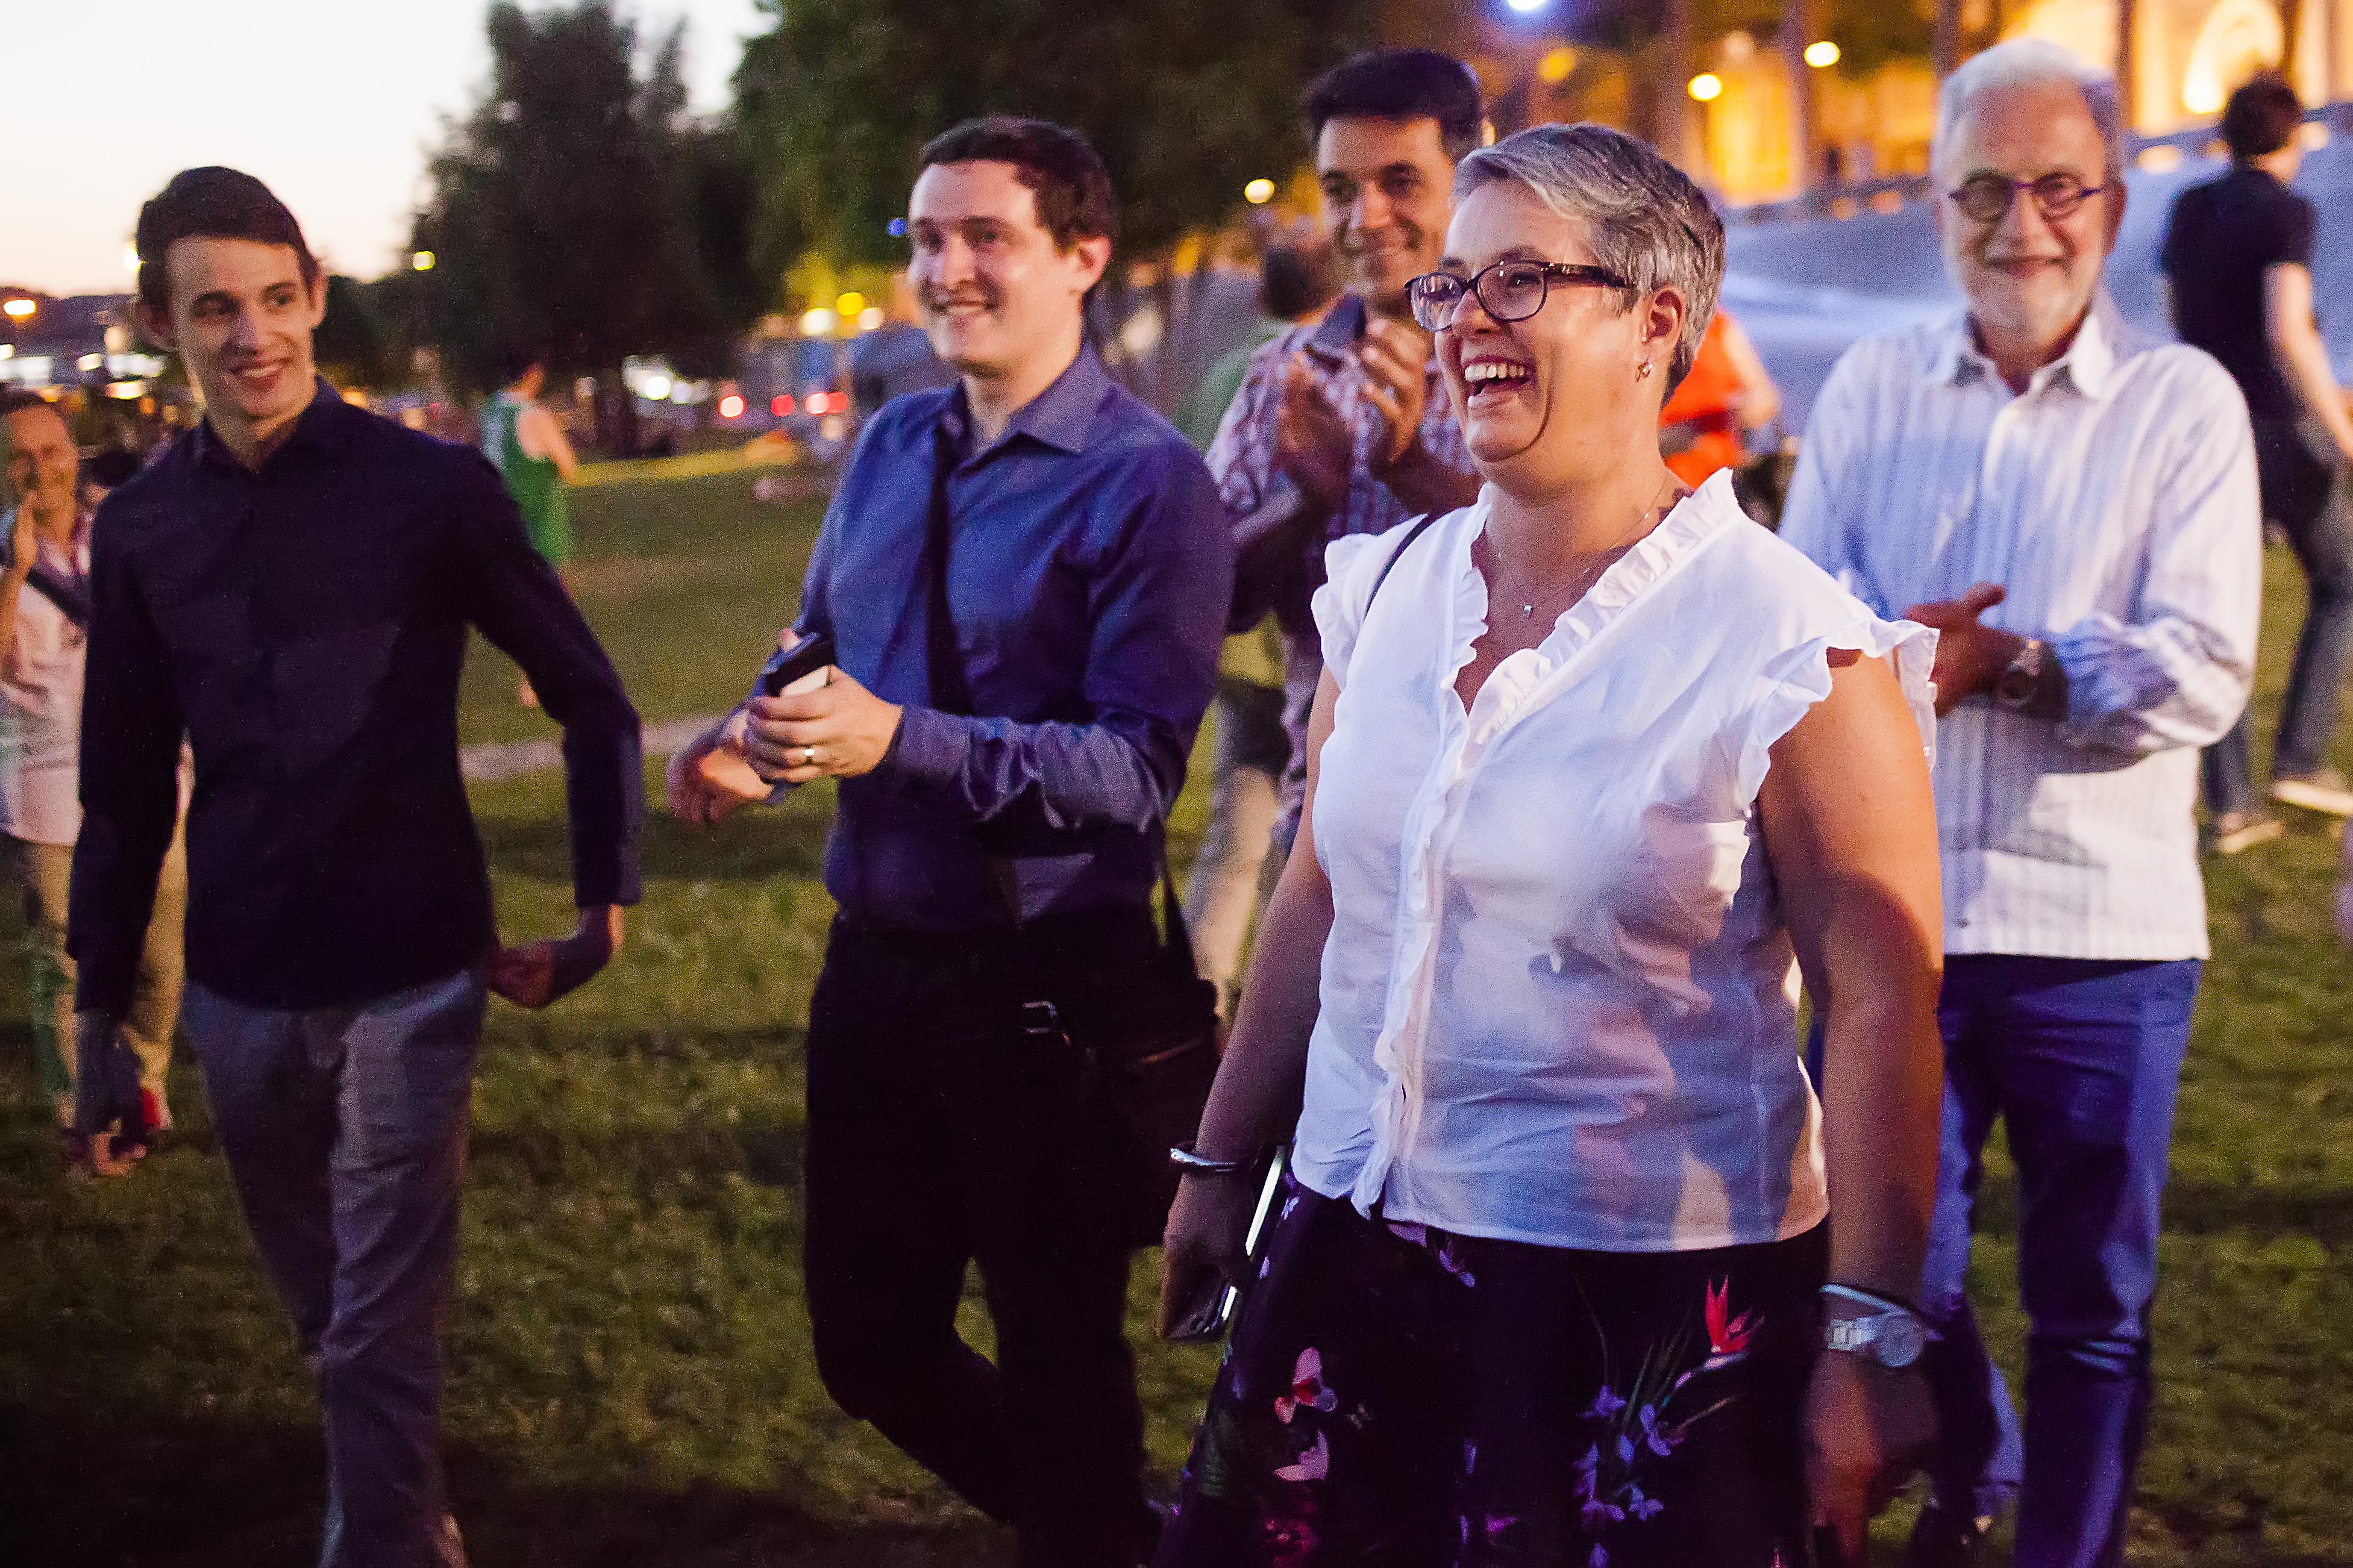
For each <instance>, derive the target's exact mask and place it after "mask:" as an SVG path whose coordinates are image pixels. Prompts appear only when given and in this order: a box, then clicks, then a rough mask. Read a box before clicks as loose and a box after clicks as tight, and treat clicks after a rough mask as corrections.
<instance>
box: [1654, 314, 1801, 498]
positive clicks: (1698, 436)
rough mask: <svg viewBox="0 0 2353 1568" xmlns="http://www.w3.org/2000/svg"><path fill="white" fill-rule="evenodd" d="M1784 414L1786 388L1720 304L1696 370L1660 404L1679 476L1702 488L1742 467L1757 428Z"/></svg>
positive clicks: (1665, 440) (1666, 447) (1670, 464)
mask: <svg viewBox="0 0 2353 1568" xmlns="http://www.w3.org/2000/svg"><path fill="white" fill-rule="evenodd" d="M1780 416H1781V389H1780V388H1779V387H1777V386H1775V385H1774V384H1773V377H1772V375H1771V374H1770V373H1768V372H1767V370H1766V368H1765V362H1764V360H1762V359H1761V358H1759V357H1758V356H1757V348H1756V345H1755V344H1753V343H1751V342H1749V341H1748V334H1747V333H1746V332H1745V331H1741V330H1740V323H1739V322H1738V321H1734V320H1733V319H1732V312H1731V311H1729V310H1725V309H1724V308H1723V307H1721V306H1718V307H1717V309H1716V312H1715V319H1714V320H1712V321H1709V322H1708V324H1707V336H1706V337H1704V338H1703V339H1701V340H1700V345H1699V357H1698V358H1697V359H1695V360H1694V361H1693V362H1692V371H1691V374H1689V375H1687V376H1685V377H1683V384H1681V385H1680V386H1677V387H1676V388H1675V390H1674V395H1673V396H1672V397H1670V398H1668V399H1667V402H1666V406H1665V407H1663V408H1662V409H1660V410H1659V447H1660V450H1662V452H1664V453H1665V454H1666V459H1667V468H1668V469H1669V471H1671V472H1672V474H1673V475H1674V476H1675V478H1676V479H1680V480H1682V481H1683V483H1684V484H1686V485H1690V486H1692V487H1694V489H1696V488H1697V487H1698V486H1700V485H1702V484H1704V483H1705V482H1706V481H1707V479H1708V476H1709V475H1711V474H1714V473H1715V472H1716V471H1717V470H1719V469H1722V468H1739V467H1740V465H1741V463H1742V462H1743V461H1744V460H1745V458H1746V456H1747V451H1748V442H1747V437H1748V435H1749V433H1750V432H1751V431H1756V430H1762V429H1764V428H1765V427H1766V426H1768V425H1770V424H1772V423H1773V421H1774V420H1776V419H1778V418H1779V417H1780Z"/></svg>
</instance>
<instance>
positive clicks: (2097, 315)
mask: <svg viewBox="0 0 2353 1568" xmlns="http://www.w3.org/2000/svg"><path fill="white" fill-rule="evenodd" d="M2120 320H2121V318H2120V317H2119V316H2118V315H2117V313H2116V301H2115V300H2111V299H2109V298H2108V290H2107V287H2106V285H2105V284H2103V285H2102V286H2101V287H2100V289H2099V291H2098V292H2097V293H2095V294H2094V295H2093V296H2092V308H2091V310H2089V311H2087V312H2086V313H2085V314H2084V324H2083V325H2082V326H2080V327H2078V328H2076V329H2075V338H2074V341H2073V342H2070V343H2069V344H2068V345H2067V352H2066V353H2063V354H2061V355H2060V356H2059V357H2058V358H2057V359H2055V360H2052V362H2051V363H2049V364H2046V365H2044V366H2043V367H2042V369H2040V370H2038V371H2036V372H2035V373H2034V374H2032V375H2031V376H2029V377H2028V378H2027V383H2026V386H2027V390H2028V391H2029V392H2039V391H2041V390H2042V388H2043V387H2045V386H2048V385H2049V384H2051V383H2052V382H2053V381H2055V380H2056V379H2058V378H2059V377H2060V376H2061V375H2064V376H2065V377H2066V378H2067V381H2068V384H2070V385H2072V386H2073V387H2074V389H2075V390H2076V391H2077V392H2080V393H2082V394H2083V395H2084V396H2085V397H2088V398H2090V399H2092V400H2093V401H2094V403H2096V402H2099V401H2100V400H2102V399H2103V398H2105V396H2106V395H2107V394H2108V392H2109V389H2110V388H2111V387H2112V386H2114V384H2115V383H2116V329H2117V325H2118V323H2119V321H2120ZM1928 374H1929V375H1930V377H1931V378H1932V379H1933V380H1936V381H1939V382H1944V383H1947V384H1958V383H1960V382H1961V381H1962V380H1964V379H1966V378H1967V377H1968V376H1970V375H1982V376H1987V377H1989V378H1992V379H1994V380H1997V381H1998V380H2000V372H1999V371H1997V370H1995V369H1994V365H1993V361H1992V360H1990V359H1989V358H1988V357H1987V356H1986V354H1985V353H1984V352H1983V351H1982V350H1980V349H1979V348H1978V345H1977V335H1976V333H1975V332H1973V331H1971V330H1970V328H1969V313H1968V309H1967V308H1966V307H1965V308H1963V309H1961V310H1956V311H1954V312H1953V313H1952V314H1951V315H1950V316H1947V318H1946V319H1945V321H1944V322H1943V323H1942V324H1941V326H1940V327H1939V328H1938V330H1937V341H1936V358H1935V360H1934V361H1933V362H1931V363H1930V365H1929V371H1928Z"/></svg>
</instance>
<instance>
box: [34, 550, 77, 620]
mask: <svg viewBox="0 0 2353 1568" xmlns="http://www.w3.org/2000/svg"><path fill="white" fill-rule="evenodd" d="M25 586H26V587H27V588H30V589H32V590H33V591H35V592H36V593H37V594H39V595H41V597H43V598H44V599H47V601H48V602H49V603H50V604H52V605H56V606H57V607H58V614H59V615H61V616H65V618H66V619H68V620H69V621H71V622H72V623H73V624H74V625H76V626H79V627H80V628H81V629H82V630H84V631H88V630H89V629H90V594H89V591H88V590H87V589H85V588H83V587H82V585H81V584H79V583H77V582H73V581H71V580H69V579H68V578H65V577H61V576H59V575H58V573H57V571H56V569H55V568H54V567H52V566H50V564H49V563H47V562H46V561H36V562H35V563H33V566H32V570H30V571H29V572H27V573H26V574H25Z"/></svg>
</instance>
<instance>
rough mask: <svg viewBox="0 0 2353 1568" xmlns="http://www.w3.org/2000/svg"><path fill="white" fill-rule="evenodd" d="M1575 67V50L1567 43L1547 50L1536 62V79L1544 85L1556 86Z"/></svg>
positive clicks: (1567, 77)
mask: <svg viewBox="0 0 2353 1568" xmlns="http://www.w3.org/2000/svg"><path fill="white" fill-rule="evenodd" d="M1576 69H1577V51H1576V50H1575V49H1572V48H1570V47H1568V46H1567V44H1563V45H1561V46H1560V47H1558V48H1556V49H1552V50H1549V51H1547V52H1546V55H1545V58H1542V59H1540V60H1538V61H1537V62H1536V79H1537V80H1538V81H1540V82H1543V83H1544V84H1545V85H1546V87H1558V86H1559V85H1560V84H1561V83H1562V82H1565V81H1567V79H1569V76H1570V74H1571V73H1572V72H1574V71H1575V70H1576Z"/></svg>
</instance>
